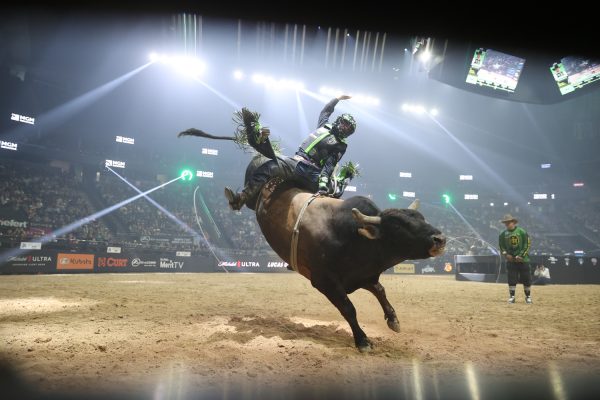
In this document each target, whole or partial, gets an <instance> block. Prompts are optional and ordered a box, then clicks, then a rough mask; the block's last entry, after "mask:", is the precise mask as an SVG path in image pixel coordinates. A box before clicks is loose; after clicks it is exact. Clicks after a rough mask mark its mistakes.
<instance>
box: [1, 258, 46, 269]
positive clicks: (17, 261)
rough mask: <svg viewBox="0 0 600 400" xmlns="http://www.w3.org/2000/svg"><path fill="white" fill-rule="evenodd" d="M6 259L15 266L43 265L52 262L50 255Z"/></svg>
mask: <svg viewBox="0 0 600 400" xmlns="http://www.w3.org/2000/svg"><path fill="white" fill-rule="evenodd" d="M8 261H11V262H12V265H13V266H15V267H45V266H46V265H48V264H49V263H51V262H52V257H51V256H21V257H10V258H9V259H8Z"/></svg>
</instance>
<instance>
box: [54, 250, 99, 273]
mask: <svg viewBox="0 0 600 400" xmlns="http://www.w3.org/2000/svg"><path fill="white" fill-rule="evenodd" d="M56 269H57V270H59V271H61V270H90V271H91V270H93V269H94V255H93V254H75V253H73V254H71V253H58V256H57V258H56Z"/></svg>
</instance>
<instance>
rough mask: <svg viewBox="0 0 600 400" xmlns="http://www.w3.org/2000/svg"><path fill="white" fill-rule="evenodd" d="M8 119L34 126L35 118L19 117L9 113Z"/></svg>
mask: <svg viewBox="0 0 600 400" xmlns="http://www.w3.org/2000/svg"><path fill="white" fill-rule="evenodd" d="M10 119H11V120H13V121H17V122H23V123H25V124H30V125H35V118H33V117H28V116H27V115H19V114H16V113H10Z"/></svg>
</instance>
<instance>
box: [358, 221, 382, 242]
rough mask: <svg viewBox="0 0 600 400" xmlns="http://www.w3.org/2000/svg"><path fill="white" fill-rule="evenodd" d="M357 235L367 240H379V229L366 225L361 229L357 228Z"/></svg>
mask: <svg viewBox="0 0 600 400" xmlns="http://www.w3.org/2000/svg"><path fill="white" fill-rule="evenodd" d="M358 233H359V234H360V235H362V236H364V237H366V238H367V239H371V240H375V239H379V228H377V227H376V226H373V225H367V226H365V227H363V228H358Z"/></svg>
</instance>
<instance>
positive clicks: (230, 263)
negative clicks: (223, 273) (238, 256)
mask: <svg viewBox="0 0 600 400" xmlns="http://www.w3.org/2000/svg"><path fill="white" fill-rule="evenodd" d="M217 266H219V267H236V266H237V262H235V261H219V264H217Z"/></svg>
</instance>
